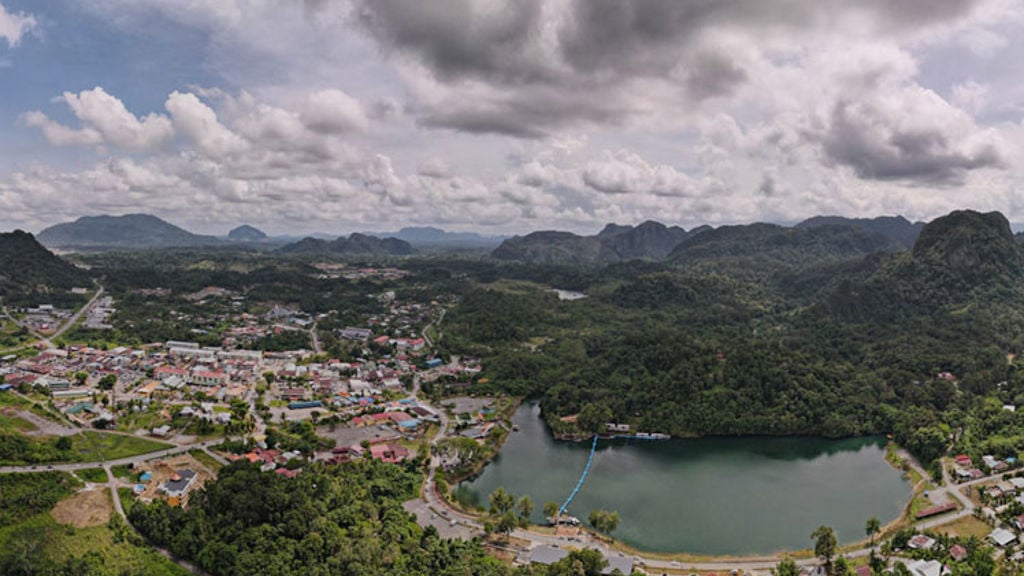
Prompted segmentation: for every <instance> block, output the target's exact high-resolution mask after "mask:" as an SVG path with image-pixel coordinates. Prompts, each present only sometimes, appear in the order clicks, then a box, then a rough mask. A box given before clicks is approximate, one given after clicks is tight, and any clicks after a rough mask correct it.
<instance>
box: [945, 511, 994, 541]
mask: <svg viewBox="0 0 1024 576" xmlns="http://www.w3.org/2000/svg"><path fill="white" fill-rule="evenodd" d="M933 530H935V531H936V532H941V533H943V534H948V535H950V536H965V537H966V536H977V537H978V538H982V539H984V538H985V537H987V536H988V535H989V533H990V532H992V527H991V526H989V525H988V524H986V523H984V522H982V521H981V520H978V519H977V518H975V517H974V516H964V517H963V518H960V519H959V520H955V521H953V522H950V523H949V524H943V525H942V526H936V527H935V528H933Z"/></svg>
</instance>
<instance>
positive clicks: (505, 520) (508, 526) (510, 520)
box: [494, 510, 519, 537]
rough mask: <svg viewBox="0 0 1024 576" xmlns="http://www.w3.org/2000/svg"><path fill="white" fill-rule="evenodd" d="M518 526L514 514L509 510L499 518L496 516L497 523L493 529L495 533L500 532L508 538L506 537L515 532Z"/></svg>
mask: <svg viewBox="0 0 1024 576" xmlns="http://www.w3.org/2000/svg"><path fill="white" fill-rule="evenodd" d="M518 525H519V520H518V519H516V515H515V513H513V512H512V511H511V510H509V511H508V512H505V513H504V514H502V515H501V516H498V521H497V522H496V523H495V525H494V527H495V530H496V531H497V532H500V533H502V534H504V535H505V536H506V537H508V535H509V534H511V533H512V531H513V530H515V529H516V526H518Z"/></svg>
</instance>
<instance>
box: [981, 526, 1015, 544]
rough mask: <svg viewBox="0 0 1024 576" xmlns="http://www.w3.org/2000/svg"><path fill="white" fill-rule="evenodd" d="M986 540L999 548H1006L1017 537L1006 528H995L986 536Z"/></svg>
mask: <svg viewBox="0 0 1024 576" xmlns="http://www.w3.org/2000/svg"><path fill="white" fill-rule="evenodd" d="M988 539H989V540H991V541H992V543H993V544H995V545H996V546H999V547H1000V548H1003V547H1006V546H1008V545H1009V544H1012V543H1014V542H1016V541H1017V535H1016V534H1014V533H1013V532H1010V531H1009V530H1007V529H1006V528H996V529H995V530H993V531H992V533H991V534H989V535H988Z"/></svg>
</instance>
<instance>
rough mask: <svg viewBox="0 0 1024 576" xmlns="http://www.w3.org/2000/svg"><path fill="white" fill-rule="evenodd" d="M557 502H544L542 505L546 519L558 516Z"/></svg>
mask: <svg viewBox="0 0 1024 576" xmlns="http://www.w3.org/2000/svg"><path fill="white" fill-rule="evenodd" d="M558 508H559V506H558V502H545V503H544V516H546V517H548V518H554V517H555V516H558Z"/></svg>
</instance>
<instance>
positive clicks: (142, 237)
mask: <svg viewBox="0 0 1024 576" xmlns="http://www.w3.org/2000/svg"><path fill="white" fill-rule="evenodd" d="M38 240H39V241H40V242H41V243H43V244H44V245H46V246H54V247H67V248H87V249H105V248H116V249H132V248H168V247H178V246H182V247H184V246H206V245H216V244H218V243H220V242H221V241H220V240H218V239H217V238H214V237H212V236H202V235H198V234H193V233H191V232H189V231H187V230H185V229H183V228H179V227H178V226H175V225H174V224H171V223H169V222H166V221H164V220H162V219H160V218H158V217H156V216H153V215H152V214H124V215H122V216H110V215H100V216H82V217H81V218H79V219H77V220H75V221H74V222H66V223H63V224H57V225H55V226H50V227H49V228H47V229H45V230H43V231H42V232H40V233H39V236H38Z"/></svg>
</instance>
